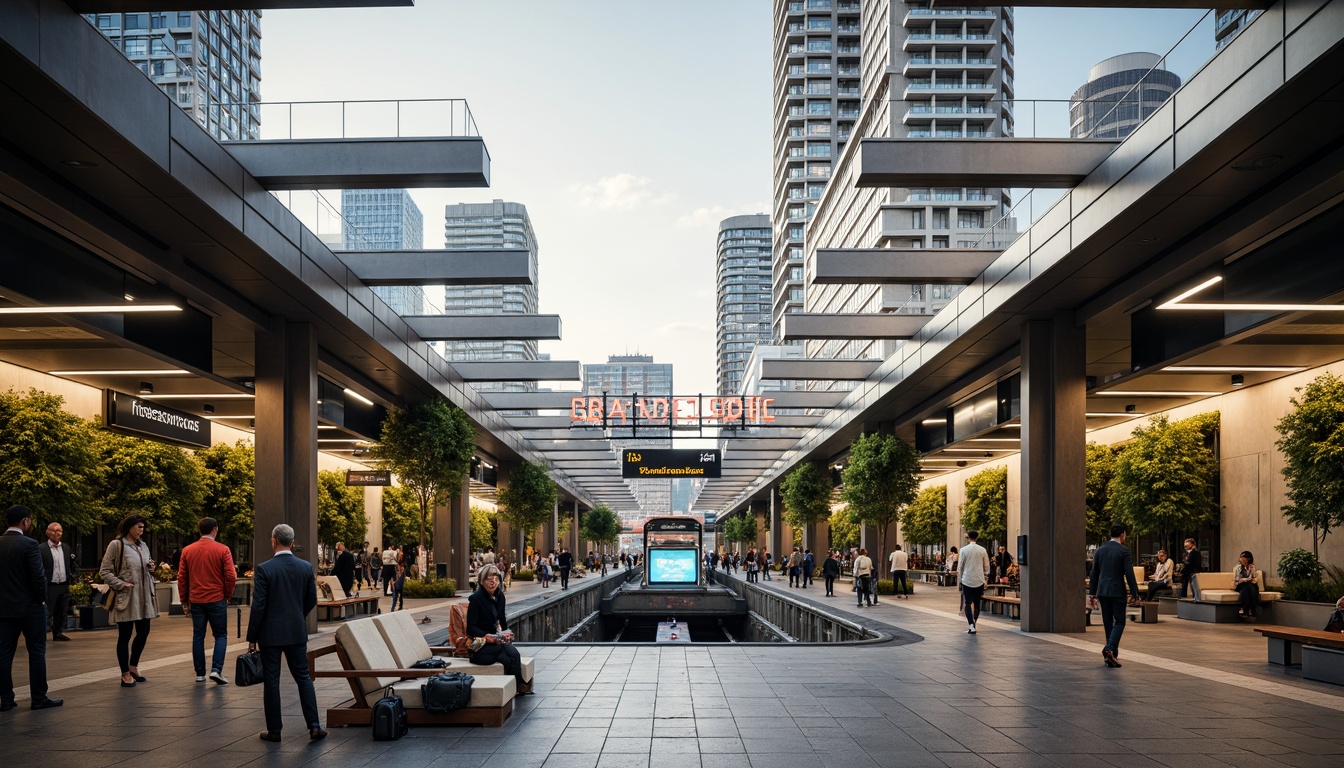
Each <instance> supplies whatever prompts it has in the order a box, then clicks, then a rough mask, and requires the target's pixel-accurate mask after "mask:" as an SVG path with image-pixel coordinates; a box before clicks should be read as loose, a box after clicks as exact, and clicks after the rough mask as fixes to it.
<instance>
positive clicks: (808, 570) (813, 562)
mask: <svg viewBox="0 0 1344 768" xmlns="http://www.w3.org/2000/svg"><path fill="white" fill-rule="evenodd" d="M816 568H817V557H816V555H813V554H812V550H810V549H806V550H803V588H804V589H806V588H807V586H808V585H809V584H815V583H816V580H815V579H813V578H812V572H813V571H815V570H816Z"/></svg>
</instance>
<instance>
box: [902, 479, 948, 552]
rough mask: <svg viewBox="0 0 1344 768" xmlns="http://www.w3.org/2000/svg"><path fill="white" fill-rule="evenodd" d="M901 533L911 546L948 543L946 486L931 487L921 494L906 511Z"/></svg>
mask: <svg viewBox="0 0 1344 768" xmlns="http://www.w3.org/2000/svg"><path fill="white" fill-rule="evenodd" d="M901 533H902V534H903V535H904V536H905V540H906V542H908V543H910V544H919V545H927V544H946V543H947V486H946V485H931V486H929V487H928V488H925V489H924V490H922V491H920V492H919V495H918V496H916V497H915V500H914V501H913V502H911V503H910V508H909V509H907V510H906V511H905V519H904V520H902V521H901Z"/></svg>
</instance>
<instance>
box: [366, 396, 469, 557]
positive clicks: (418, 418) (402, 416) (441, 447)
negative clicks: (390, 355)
mask: <svg viewBox="0 0 1344 768" xmlns="http://www.w3.org/2000/svg"><path fill="white" fill-rule="evenodd" d="M475 440H476V429H475V427H473V426H472V424H471V419H469V418H467V414H466V412H465V411H463V410H462V409H461V408H457V407H455V406H453V405H451V404H450V403H448V402H446V401H444V400H432V401H430V402H426V403H416V404H415V405H412V406H411V407H410V408H407V409H406V410H404V411H391V412H389V413H388V414H387V418H385V419H384V420H383V432H382V437H381V438H380V441H379V443H378V445H375V446H374V447H373V450H372V451H371V453H372V454H373V456H374V458H376V459H378V460H379V461H381V462H382V463H383V465H384V466H385V467H386V468H388V469H390V470H391V471H392V472H394V473H395V474H396V475H397V479H398V481H399V482H400V483H401V484H402V485H404V486H406V487H408V488H410V489H411V490H412V491H414V492H415V496H416V501H418V502H419V505H420V546H422V547H424V548H425V551H429V544H430V542H429V537H428V535H427V534H426V532H425V529H426V528H427V527H428V526H427V522H428V520H429V512H430V510H431V509H433V508H434V505H435V504H441V503H444V502H445V501H446V500H447V498H448V496H449V495H450V494H453V493H457V491H458V490H460V489H461V487H462V480H463V479H464V478H465V477H466V476H467V470H468V469H470V468H471V457H472V454H474V453H475V452H476V445H475Z"/></svg>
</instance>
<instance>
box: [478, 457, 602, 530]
mask: <svg viewBox="0 0 1344 768" xmlns="http://www.w3.org/2000/svg"><path fill="white" fill-rule="evenodd" d="M558 495H559V494H558V493H557V491H556V489H555V482H554V481H553V480H551V476H550V475H549V474H547V472H546V468H545V467H543V466H541V465H540V464H533V463H532V462H530V461H524V462H522V463H520V464H518V465H517V466H515V467H513V469H512V471H510V472H509V481H508V485H506V486H505V487H504V490H502V491H500V492H499V515H500V517H501V518H503V520H504V522H506V523H508V524H509V527H510V528H512V529H513V530H514V531H521V532H523V533H527V534H530V533H532V532H534V531H535V530H536V529H537V528H538V527H540V526H541V525H542V524H543V523H546V522H547V521H549V520H550V519H551V515H553V514H555V501H556V498H557V497H558ZM594 511H596V510H594ZM589 514H591V513H589ZM548 546H549V545H548Z"/></svg>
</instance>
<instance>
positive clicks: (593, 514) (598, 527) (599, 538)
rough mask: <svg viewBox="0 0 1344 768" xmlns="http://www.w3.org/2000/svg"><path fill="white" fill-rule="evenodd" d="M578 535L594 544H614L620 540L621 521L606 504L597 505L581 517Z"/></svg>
mask: <svg viewBox="0 0 1344 768" xmlns="http://www.w3.org/2000/svg"><path fill="white" fill-rule="evenodd" d="M579 535H580V536H582V537H583V540H584V541H591V542H594V543H596V544H603V545H608V544H615V543H617V542H619V541H620V540H621V519H620V518H619V517H617V516H616V513H615V512H612V511H611V507H608V506H607V505H606V504H598V505H597V506H596V507H593V508H592V509H591V510H589V511H588V514H586V515H584V516H583V524H582V525H581V526H580V527H579Z"/></svg>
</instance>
